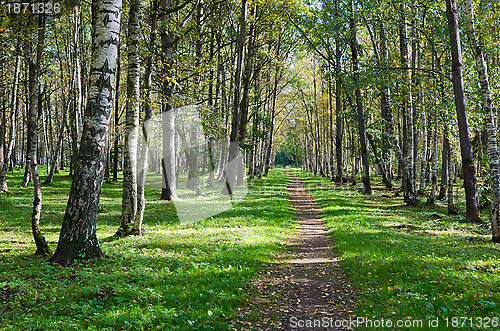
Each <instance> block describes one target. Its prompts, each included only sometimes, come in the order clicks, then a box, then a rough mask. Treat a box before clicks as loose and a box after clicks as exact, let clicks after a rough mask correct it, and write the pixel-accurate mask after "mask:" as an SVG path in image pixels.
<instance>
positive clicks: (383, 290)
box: [294, 170, 500, 330]
mask: <svg viewBox="0 0 500 331" xmlns="http://www.w3.org/2000/svg"><path fill="white" fill-rule="evenodd" d="M294 172H295V174H296V175H298V176H299V177H301V178H304V179H305V180H306V183H305V185H306V188H307V190H308V191H309V192H310V193H311V194H312V195H313V196H314V197H315V198H316V199H317V200H318V202H319V203H320V205H321V208H322V217H323V219H324V220H325V221H326V223H327V225H328V227H329V229H330V233H331V234H332V235H333V236H334V241H333V245H334V246H335V247H336V249H337V251H338V252H339V257H340V258H341V259H342V264H343V266H344V267H345V269H346V271H347V272H348V275H349V277H350V279H351V280H352V282H353V284H354V287H355V288H356V290H357V292H358V295H359V298H358V306H357V310H356V314H357V316H360V317H365V318H370V319H373V320H374V319H379V320H380V319H381V318H384V319H385V320H386V319H390V320H391V321H394V322H395V321H397V320H407V319H414V320H423V326H424V327H426V326H427V327H428V325H429V324H428V323H429V322H428V321H429V320H435V319H436V318H439V329H440V330H443V329H457V328H458V327H452V318H454V317H468V318H471V317H472V318H474V319H473V320H472V323H473V324H474V325H476V326H478V327H477V328H475V329H479V330H482V329H486V328H484V325H483V327H479V326H480V325H481V324H480V323H481V320H480V319H479V317H480V318H494V317H496V318H497V319H498V318H500V245H498V244H494V243H491V242H489V240H490V239H491V235H490V230H486V229H483V228H482V227H480V225H477V224H464V223H460V222H459V220H461V219H464V218H465V217H464V215H463V214H462V215H458V216H448V215H447V210H446V206H445V205H444V204H441V203H440V204H438V205H437V206H435V207H430V206H425V205H424V206H421V207H415V208H410V207H406V206H405V205H404V203H403V201H402V198H394V197H393V195H394V192H388V191H386V190H384V189H383V188H382V187H381V186H379V185H375V189H374V194H373V195H372V196H363V195H362V194H360V193H359V192H358V191H357V190H356V189H353V188H351V187H347V186H345V187H343V188H342V187H338V186H335V185H333V184H332V183H330V182H329V180H328V179H323V178H319V177H317V176H314V175H311V174H308V173H305V172H302V171H298V170H294ZM377 181H378V180H377ZM461 199H462V198H461V197H459V198H458V199H457V200H458V203H457V205H459V206H462V208H461V210H462V211H463V210H464V208H463V203H462V201H461ZM434 214H437V215H439V216H440V217H442V218H437V217H436V216H435V215H434ZM433 215H434V216H433ZM483 218H484V216H483ZM446 318H448V328H447V327H446ZM455 321H456V319H455ZM484 321H485V320H484ZM484 321H483V322H484ZM497 321H498V320H497ZM470 323H471V320H467V323H466V325H469V327H465V326H464V329H471V328H470ZM460 325H461V322H460V323H459V324H458V326H460ZM497 325H498V324H497ZM455 326H456V325H455ZM489 326H490V328H489V330H498V329H500V328H499V327H493V328H491V326H492V323H490V324H489ZM435 329H436V328H434V330H435Z"/></svg>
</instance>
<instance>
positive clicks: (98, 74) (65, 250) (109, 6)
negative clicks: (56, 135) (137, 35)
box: [49, 0, 122, 266]
mask: <svg viewBox="0 0 500 331" xmlns="http://www.w3.org/2000/svg"><path fill="white" fill-rule="evenodd" d="M121 6H122V2H121V0H106V1H105V0H93V1H92V27H93V29H92V49H93V53H92V64H91V68H90V77H89V89H88V98H87V107H86V111H85V121H84V122H85V123H84V126H83V134H82V140H81V144H80V151H79V155H78V158H79V162H78V166H77V168H76V169H75V174H74V176H73V183H72V185H71V190H70V194H69V199H68V204H67V207H66V213H65V215H64V219H63V224H62V228H61V233H60V236H59V243H58V245H57V249H56V251H55V253H54V255H53V256H52V257H51V258H50V260H49V261H50V262H54V263H58V264H60V265H62V266H68V265H70V264H71V263H72V262H73V261H74V260H75V259H85V260H90V259H95V258H98V257H102V256H103V253H102V251H101V248H100V246H99V242H98V241H97V236H96V221H97V210H98V206H99V197H100V193H101V188H102V182H103V179H104V169H105V161H106V153H107V150H108V146H109V129H110V118H111V111H112V107H113V88H114V86H115V84H114V83H115V73H116V61H117V57H118V52H117V49H118V48H117V46H118V41H119V31H120V16H121Z"/></svg>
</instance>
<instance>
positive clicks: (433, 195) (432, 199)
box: [427, 116, 438, 205]
mask: <svg viewBox="0 0 500 331" xmlns="http://www.w3.org/2000/svg"><path fill="white" fill-rule="evenodd" d="M437 132H438V117H437V116H436V120H435V123H434V134H433V136H434V137H433V139H432V140H433V148H432V175H431V183H432V188H431V194H430V195H429V198H428V199H427V204H429V205H434V204H436V192H437V187H438V179H437V155H438V147H437V145H438V143H437V138H438V134H437Z"/></svg>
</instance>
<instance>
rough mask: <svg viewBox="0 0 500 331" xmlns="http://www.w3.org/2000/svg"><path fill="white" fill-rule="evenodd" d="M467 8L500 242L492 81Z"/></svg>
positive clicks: (499, 171)
mask: <svg viewBox="0 0 500 331" xmlns="http://www.w3.org/2000/svg"><path fill="white" fill-rule="evenodd" d="M465 7H466V10H467V19H466V26H467V37H468V38H469V42H470V45H471V48H472V52H473V53H474V56H475V58H476V70H477V73H478V76H479V82H480V84H481V92H482V96H483V111H484V116H485V119H484V122H485V124H486V132H487V135H488V160H489V163H490V177H491V207H490V221H491V230H492V232H493V239H492V241H493V242H497V243H498V242H500V165H499V161H498V145H497V134H496V126H495V114H494V111H493V105H492V101H491V90H490V83H489V80H488V67H487V65H486V61H485V59H484V55H483V51H482V49H481V46H480V45H479V42H478V41H477V39H476V34H475V31H474V10H473V8H472V3H471V0H465Z"/></svg>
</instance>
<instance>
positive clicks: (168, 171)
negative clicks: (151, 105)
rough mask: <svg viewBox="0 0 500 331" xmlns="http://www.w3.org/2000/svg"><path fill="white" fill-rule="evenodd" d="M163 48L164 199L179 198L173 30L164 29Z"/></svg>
mask: <svg viewBox="0 0 500 331" xmlns="http://www.w3.org/2000/svg"><path fill="white" fill-rule="evenodd" d="M166 6H167V3H166V1H162V7H163V8H161V9H160V10H162V9H165V8H167V7H166ZM160 36H161V49H162V52H163V57H162V59H163V70H164V74H163V77H165V78H164V80H163V86H162V90H163V91H162V92H163V98H164V103H163V109H162V127H163V128H162V130H163V155H162V156H163V157H162V162H161V163H162V193H161V199H162V200H176V199H177V178H176V173H175V169H176V146H175V111H174V106H173V94H174V82H173V80H174V76H173V48H174V44H173V37H174V33H173V32H172V31H167V30H166V29H162V30H161V32H160Z"/></svg>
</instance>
